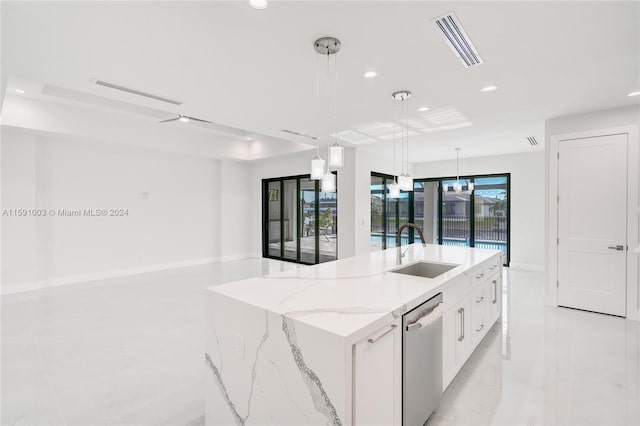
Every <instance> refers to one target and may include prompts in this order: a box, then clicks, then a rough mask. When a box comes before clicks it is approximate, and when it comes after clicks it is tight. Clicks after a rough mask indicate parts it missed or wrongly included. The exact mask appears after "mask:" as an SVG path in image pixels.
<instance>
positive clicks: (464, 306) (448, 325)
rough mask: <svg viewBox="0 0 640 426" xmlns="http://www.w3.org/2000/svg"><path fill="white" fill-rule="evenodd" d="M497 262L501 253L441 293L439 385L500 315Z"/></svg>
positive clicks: (448, 379)
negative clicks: (444, 309) (443, 305)
mask: <svg viewBox="0 0 640 426" xmlns="http://www.w3.org/2000/svg"><path fill="white" fill-rule="evenodd" d="M501 266H502V257H501V256H497V257H495V258H492V259H491V260H489V261H487V262H486V263H485V264H482V265H479V266H478V267H477V268H475V269H473V270H471V271H470V272H469V274H468V275H469V278H468V279H467V281H463V282H460V283H459V284H457V285H456V287H455V288H452V289H451V290H450V291H448V292H445V294H444V298H445V302H446V305H447V311H446V312H445V314H444V315H443V320H442V327H443V328H442V339H443V341H442V357H443V365H442V367H443V368H442V373H443V377H442V383H443V389H446V388H447V386H449V384H450V383H451V381H452V380H453V379H454V377H455V376H456V374H458V371H460V369H461V368H462V366H463V365H464V363H465V362H466V361H467V359H468V358H469V356H470V355H471V353H472V352H473V350H474V349H475V348H476V347H477V346H478V344H479V343H480V341H481V340H482V339H483V338H484V336H486V334H487V332H488V330H489V329H490V328H491V326H492V325H493V324H494V323H495V321H496V320H497V319H498V317H499V316H500V288H501V276H500V272H501V270H502V268H501ZM469 283H470V284H469ZM452 299H453V300H452Z"/></svg>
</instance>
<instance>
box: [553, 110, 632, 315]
mask: <svg viewBox="0 0 640 426" xmlns="http://www.w3.org/2000/svg"><path fill="white" fill-rule="evenodd" d="M639 127H640V106H637V105H635V106H630V107H623V108H614V109H609V110H603V111H595V112H589V113H585V114H576V115H571V116H565V117H557V118H553V119H550V120H547V121H546V122H545V138H546V145H545V146H546V150H545V168H546V170H547V173H546V181H545V192H546V196H547V207H548V208H547V209H546V211H545V223H546V226H545V236H546V243H545V244H546V245H545V247H546V248H547V250H546V253H547V259H546V261H547V270H546V272H547V273H546V280H545V281H546V283H545V284H546V285H545V300H546V303H547V304H550V305H555V304H556V303H557V300H556V295H557V289H556V286H555V282H556V279H557V277H556V276H555V275H556V273H557V264H556V257H555V254H556V252H557V247H556V246H555V235H553V234H554V232H553V230H552V228H555V223H554V220H553V217H554V215H555V214H556V208H557V206H556V204H555V202H554V201H553V199H552V198H551V197H555V194H556V191H553V190H551V184H550V176H551V174H552V173H556V169H555V164H556V163H555V162H554V161H553V156H555V153H556V152H557V145H558V144H557V141H556V139H557V136H559V135H565V134H576V133H584V132H588V133H590V134H591V135H596V134H600V133H599V131H600V130H607V129H612V128H624V129H631V133H630V134H629V144H631V145H632V146H630V147H629V152H638V136H637V135H638V128H639ZM639 164H640V158H629V172H634V173H637V170H638V168H639ZM634 181H637V179H635V180H634ZM629 187H630V189H631V190H633V191H634V193H633V194H629V199H628V202H631V200H637V199H638V198H640V192H639V191H640V181H638V182H635V185H634V184H633V183H632V182H629ZM631 195H633V197H632V196H631ZM635 212H636V210H635V209H634V208H631V209H630V210H629V213H628V214H629V215H630V216H631V214H635ZM635 216H636V223H632V225H633V226H629V227H628V228H634V229H637V228H638V225H639V224H638V223H637V222H638V221H639V220H640V219H639V218H638V217H637V216H638V215H637V214H635ZM634 229H628V233H627V243H628V244H630V245H631V246H632V247H633V245H634V244H635V242H636V241H638V235H637V231H634ZM632 247H631V248H632ZM634 256H635V254H633V253H629V254H628V256H627V266H628V268H629V269H630V270H629V271H628V274H627V277H628V278H627V285H628V286H629V285H631V286H633V287H628V293H627V316H628V318H632V319H636V320H639V319H640V283H639V282H638V275H639V274H638V259H637V256H636V257H634ZM630 278H631V279H630Z"/></svg>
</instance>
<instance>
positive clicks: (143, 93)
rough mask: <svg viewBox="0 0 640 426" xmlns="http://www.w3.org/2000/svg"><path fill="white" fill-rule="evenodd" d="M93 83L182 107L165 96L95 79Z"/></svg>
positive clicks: (179, 102)
mask: <svg viewBox="0 0 640 426" xmlns="http://www.w3.org/2000/svg"><path fill="white" fill-rule="evenodd" d="M91 82H92V83H94V84H97V85H98V86H104V87H108V88H110V89H115V90H120V91H121V92H127V93H131V94H133V95H138V96H144V97H145V98H149V99H154V100H156V101H160V102H167V103H169V104H173V105H182V102H181V101H176V100H174V99H169V98H165V97H164V96H159V95H154V94H153V93H147V92H143V91H141V90H137V89H132V88H130V87H125V86H122V85H120V84H116V83H110V82H108V81H104V80H98V79H97V78H94V79H93V80H91Z"/></svg>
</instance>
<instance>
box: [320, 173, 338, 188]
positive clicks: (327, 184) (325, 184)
mask: <svg viewBox="0 0 640 426" xmlns="http://www.w3.org/2000/svg"><path fill="white" fill-rule="evenodd" d="M322 192H336V175H334V174H333V173H331V172H328V173H327V174H325V175H324V176H322Z"/></svg>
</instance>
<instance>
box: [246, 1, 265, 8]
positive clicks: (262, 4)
mask: <svg viewBox="0 0 640 426" xmlns="http://www.w3.org/2000/svg"><path fill="white" fill-rule="evenodd" d="M249 6H251V7H252V8H254V9H266V8H267V6H269V2H268V1H267V0H249Z"/></svg>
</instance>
